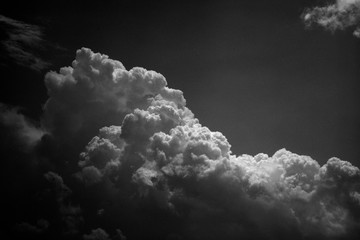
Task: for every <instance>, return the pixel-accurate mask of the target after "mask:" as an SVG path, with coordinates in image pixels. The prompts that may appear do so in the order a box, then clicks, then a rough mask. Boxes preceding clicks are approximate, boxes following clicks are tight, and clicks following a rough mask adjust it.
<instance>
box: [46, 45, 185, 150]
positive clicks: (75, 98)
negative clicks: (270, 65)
mask: <svg viewBox="0 0 360 240" xmlns="http://www.w3.org/2000/svg"><path fill="white" fill-rule="evenodd" d="M45 85H46V87H47V89H48V94H49V99H48V101H47V102H46V104H45V107H44V109H45V112H44V121H43V125H44V126H45V128H46V129H48V130H49V132H51V133H52V135H54V136H55V137H56V138H57V139H63V141H64V142H66V141H67V139H68V137H69V136H72V137H74V138H76V139H77V142H78V143H79V145H80V146H81V147H83V146H84V145H85V144H86V142H87V141H88V139H89V138H90V137H92V136H94V135H95V134H96V132H97V130H98V129H99V128H101V127H104V126H108V125H112V124H115V123H116V124H118V123H119V122H120V123H121V121H122V119H123V118H124V116H125V115H126V114H128V113H131V112H132V111H133V110H134V109H146V108H147V107H148V106H149V101H151V99H152V98H153V97H154V96H157V95H159V96H161V97H162V98H163V99H169V100H172V101H174V102H176V103H177V104H180V105H185V99H184V97H183V95H182V92H181V91H179V90H174V89H170V88H168V87H166V85H167V83H166V80H165V78H164V76H162V75H161V74H159V73H157V72H154V71H148V70H146V69H144V68H139V67H135V68H133V69H131V70H129V71H128V70H126V69H125V67H124V66H123V64H122V63H121V62H119V61H116V60H111V59H109V57H108V56H106V55H101V54H99V53H93V52H92V51H91V50H90V49H87V48H82V49H80V50H78V51H77V53H76V59H75V60H74V61H73V63H72V67H64V68H61V69H60V71H59V72H49V73H48V74H46V76H45Z"/></svg>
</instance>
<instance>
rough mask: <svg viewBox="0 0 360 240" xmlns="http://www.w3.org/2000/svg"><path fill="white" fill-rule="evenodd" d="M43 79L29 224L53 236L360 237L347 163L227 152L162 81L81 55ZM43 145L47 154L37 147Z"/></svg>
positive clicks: (359, 178) (354, 178)
mask: <svg viewBox="0 0 360 240" xmlns="http://www.w3.org/2000/svg"><path fill="white" fill-rule="evenodd" d="M45 84H46V87H47V89H48V93H49V99H48V100H47V102H46V104H45V106H44V115H43V119H42V129H45V130H44V131H46V132H47V133H46V134H45V135H44V136H42V138H41V141H40V142H39V143H38V144H37V148H36V149H37V151H38V152H39V153H38V157H39V158H40V157H42V158H46V159H47V162H48V163H53V164H48V165H46V166H50V167H47V168H50V169H52V170H51V171H49V170H46V171H43V172H40V171H39V173H38V175H41V176H44V177H45V180H46V183H43V184H42V186H41V187H39V192H40V193H39V194H38V195H40V196H41V197H38V198H37V199H35V200H34V202H36V201H39V202H41V203H45V202H46V204H44V205H43V206H41V204H40V205H36V206H37V209H39V212H40V213H41V214H38V215H39V216H38V218H37V219H45V220H46V221H48V223H49V227H48V230H47V231H48V232H53V233H54V234H53V235H51V234H50V235H51V236H55V235H58V236H61V237H63V238H70V239H76V238H79V237H82V238H83V239H89V240H90V239H126V238H125V235H126V236H127V237H128V239H239V238H244V239H289V238H291V239H326V238H334V239H337V238H339V239H343V238H346V239H357V238H358V237H359V236H360V235H359V234H360V233H359V223H360V197H359V196H360V170H359V169H358V168H357V167H356V166H354V165H352V164H351V163H349V162H347V161H343V160H340V159H338V158H331V159H329V160H328V161H327V163H325V164H324V165H322V166H321V165H320V164H319V163H318V162H317V161H316V160H314V159H312V158H311V157H309V156H305V155H299V154H295V153H292V152H290V151H288V150H286V149H281V150H279V151H277V152H276V153H275V154H274V155H272V156H268V155H267V154H263V153H260V154H257V155H255V156H251V155H246V154H244V155H240V156H237V155H234V154H233V153H232V152H231V145H230V143H229V142H228V141H227V139H226V137H225V136H224V135H223V134H222V133H220V132H215V131H211V130H210V129H209V128H207V127H205V126H203V125H201V123H200V122H199V120H198V119H197V118H195V116H194V114H193V113H192V112H191V110H190V109H189V108H187V107H186V101H185V99H184V96H183V93H182V92H181V91H179V90H175V89H171V88H169V87H168V86H167V82H166V79H165V78H164V76H162V75H161V74H159V73H157V72H154V71H148V70H146V69H144V68H139V67H136V68H133V69H131V70H126V69H125V67H124V66H123V64H122V63H120V62H119V61H115V60H112V59H110V58H109V57H108V56H106V55H102V54H99V53H94V52H92V51H91V50H90V49H87V48H82V49H80V50H78V51H77V53H76V59H75V61H74V62H73V64H72V67H64V68H61V69H60V71H59V72H50V73H48V74H47V75H46V77H45ZM15 116H17V117H16V119H17V118H21V117H19V116H18V115H16V112H15ZM20 125H21V124H20ZM22 125H24V124H22ZM17 129H24V128H20V127H17ZM25 129H26V128H25ZM49 139H50V140H49ZM46 143H47V144H50V145H51V146H53V148H51V149H53V151H52V152H51V153H42V152H41V151H39V150H38V149H43V148H44V147H45V146H48V145H45V144H46ZM69 152H71V154H69ZM55 162H62V163H63V165H62V168H60V167H59V164H58V163H56V164H55ZM66 162H72V164H67V163H66ZM45 169H46V168H45ZM55 172H57V173H55ZM40 185H41V184H40ZM41 209H47V211H46V213H45V211H44V210H41ZM30 220H31V219H30ZM30 220H29V219H26V218H24V219H22V220H20V221H17V222H16V223H17V224H19V223H20V225H24V226H25V225H26V226H27V228H28V229H33V230H35V232H36V230H37V229H38V228H39V226H37V225H34V224H31V225H30V224H22V223H33V222H36V221H35V220H31V221H30ZM119 229H121V230H122V231H123V232H122V231H120V230H119ZM55 233H56V234H55ZM109 233H110V234H109ZM50 235H49V236H50Z"/></svg>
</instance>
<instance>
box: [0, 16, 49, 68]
mask: <svg viewBox="0 0 360 240" xmlns="http://www.w3.org/2000/svg"><path fill="white" fill-rule="evenodd" d="M0 29H2V30H3V31H4V33H5V34H4V36H2V37H1V39H0V41H1V45H2V47H3V48H4V50H5V52H6V53H7V55H8V56H9V57H10V58H11V59H12V60H13V61H14V62H15V63H17V64H19V65H21V66H24V67H28V68H31V69H33V70H35V71H40V70H43V69H45V68H47V67H49V66H50V63H48V62H46V61H45V60H43V59H42V58H41V57H40V56H38V54H36V53H35V51H34V50H39V49H42V46H43V44H44V42H45V41H44V40H43V31H42V29H41V28H40V27H39V26H37V25H33V24H28V23H24V22H22V21H18V20H15V19H12V18H9V17H6V16H3V15H0Z"/></svg>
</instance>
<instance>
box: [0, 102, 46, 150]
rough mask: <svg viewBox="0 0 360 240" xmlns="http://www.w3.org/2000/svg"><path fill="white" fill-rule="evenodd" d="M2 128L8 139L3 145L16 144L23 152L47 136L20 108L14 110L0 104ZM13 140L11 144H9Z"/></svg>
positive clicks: (4, 135) (0, 126) (0, 124)
mask: <svg viewBox="0 0 360 240" xmlns="http://www.w3.org/2000/svg"><path fill="white" fill-rule="evenodd" d="M0 128H1V129H2V130H3V136H2V137H1V138H6V139H4V140H3V141H1V142H2V144H5V145H6V144H7V145H8V146H9V145H11V144H16V145H17V146H18V148H19V149H20V150H21V151H25V152H26V151H28V150H29V149H31V148H33V147H34V146H35V145H36V144H37V143H38V142H39V141H40V139H41V137H42V136H43V135H44V134H45V131H44V130H43V129H41V127H39V126H35V121H34V123H33V122H32V121H31V120H30V119H28V118H26V117H25V116H24V115H23V114H21V113H20V112H19V109H18V108H12V107H10V106H7V105H5V104H2V103H0ZM9 140H11V143H9Z"/></svg>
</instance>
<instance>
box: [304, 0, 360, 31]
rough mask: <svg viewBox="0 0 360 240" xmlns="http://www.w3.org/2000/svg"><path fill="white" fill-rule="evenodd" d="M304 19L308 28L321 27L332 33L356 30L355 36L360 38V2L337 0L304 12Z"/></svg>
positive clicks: (356, 0)
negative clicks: (348, 29)
mask: <svg viewBox="0 0 360 240" xmlns="http://www.w3.org/2000/svg"><path fill="white" fill-rule="evenodd" d="M302 19H303V21H304V23H305V24H306V26H308V27H310V26H313V25H319V26H321V27H323V28H325V29H326V30H329V31H331V32H335V31H336V30H344V29H347V28H350V29H354V30H353V35H354V36H355V37H358V38H360V1H359V0H337V1H336V2H335V3H333V4H329V5H326V6H323V7H313V8H309V9H306V10H305V11H304V12H303V14H302Z"/></svg>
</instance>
